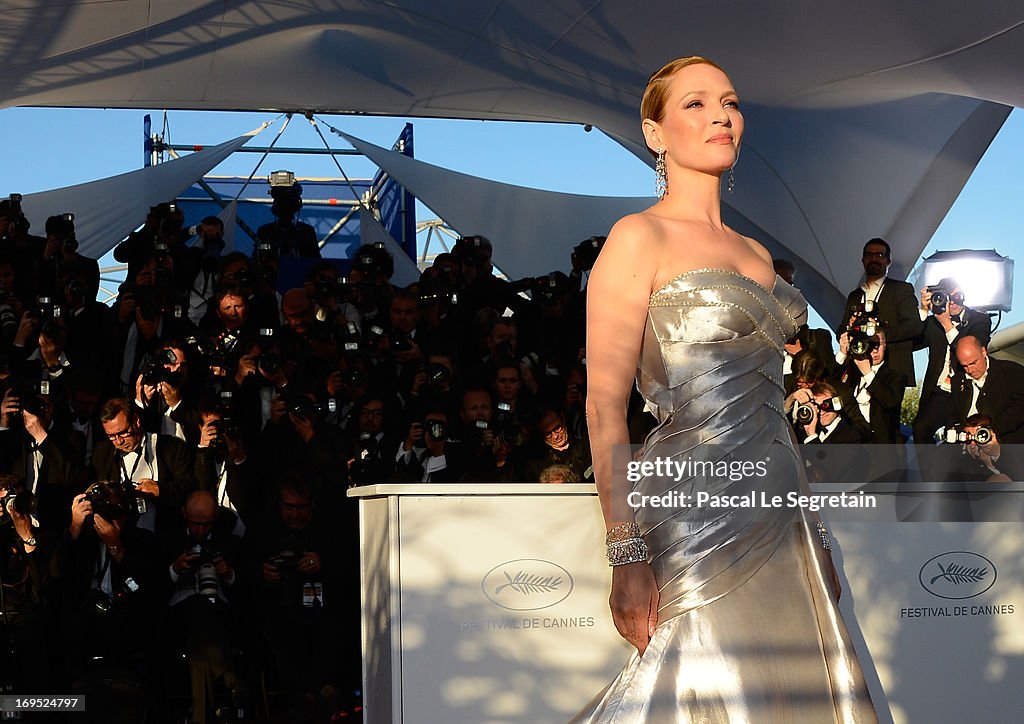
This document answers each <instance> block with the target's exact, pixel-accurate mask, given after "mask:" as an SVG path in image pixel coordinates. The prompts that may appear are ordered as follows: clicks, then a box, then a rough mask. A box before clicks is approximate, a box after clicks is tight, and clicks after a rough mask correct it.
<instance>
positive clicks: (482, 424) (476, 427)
mask: <svg viewBox="0 0 1024 724" xmlns="http://www.w3.org/2000/svg"><path fill="white" fill-rule="evenodd" d="M490 429H491V423H489V422H487V420H473V422H472V424H471V425H470V426H469V438H470V441H471V442H472V443H473V444H474V445H475V446H477V447H480V446H483V444H484V436H485V434H486V433H487V431H488V430H490Z"/></svg>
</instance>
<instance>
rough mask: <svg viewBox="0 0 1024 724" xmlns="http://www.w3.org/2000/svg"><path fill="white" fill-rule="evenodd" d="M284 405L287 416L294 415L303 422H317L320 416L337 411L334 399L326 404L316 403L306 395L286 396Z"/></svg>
mask: <svg viewBox="0 0 1024 724" xmlns="http://www.w3.org/2000/svg"><path fill="white" fill-rule="evenodd" d="M284 403H285V406H286V408H287V410H288V414H289V415H295V416H296V417H299V418H302V419H303V420H318V419H320V418H321V417H322V416H324V415H326V414H328V413H331V412H337V410H338V403H337V401H335V400H334V398H331V399H328V400H327V401H326V402H316V401H314V400H311V399H310V398H309V397H307V396H306V395H301V394H293V395H286V396H285V398H284Z"/></svg>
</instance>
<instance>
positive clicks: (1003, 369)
mask: <svg viewBox="0 0 1024 724" xmlns="http://www.w3.org/2000/svg"><path fill="white" fill-rule="evenodd" d="M956 358H957V361H958V362H959V363H960V367H961V371H960V372H958V373H957V375H956V377H955V378H954V379H953V385H952V395H953V409H954V410H955V412H956V417H957V422H959V423H960V424H963V423H965V422H966V421H967V418H968V417H971V416H972V415H977V414H982V415H988V416H989V418H990V419H991V420H992V428H993V429H994V430H995V431H996V434H998V435H999V440H1000V442H1002V443H1004V444H1021V443H1024V367H1022V366H1021V365H1019V364H1017V363H1016V362H1010V361H1008V360H999V359H994V358H992V357H989V356H988V349H987V348H986V346H985V345H984V344H983V343H982V342H981V340H979V339H978V338H977V337H973V336H966V337H961V338H960V339H959V340H957V343H956Z"/></svg>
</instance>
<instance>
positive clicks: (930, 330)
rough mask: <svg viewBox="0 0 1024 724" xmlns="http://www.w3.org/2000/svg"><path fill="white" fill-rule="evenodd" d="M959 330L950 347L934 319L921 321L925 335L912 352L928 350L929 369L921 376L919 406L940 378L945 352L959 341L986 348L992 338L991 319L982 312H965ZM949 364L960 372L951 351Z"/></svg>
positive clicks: (966, 310) (940, 326) (939, 325)
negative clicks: (969, 340)
mask: <svg viewBox="0 0 1024 724" xmlns="http://www.w3.org/2000/svg"><path fill="white" fill-rule="evenodd" d="M960 320H961V323H960V330H959V332H957V336H956V339H954V340H953V345H950V343H949V342H947V341H946V333H945V331H943V329H942V325H941V324H939V323H938V322H937V321H936V319H935V317H932V316H929V317H928V318H927V319H926V320H924V333H923V334H922V335H921V337H919V338H918V340H917V342H916V343H915V344H914V349H915V350H918V349H925V348H927V349H928V367H927V369H926V370H925V373H924V383H923V384H922V385H921V406H924V404H925V403H926V402H927V401H928V398H929V397H930V396H931V394H932V392H934V391H935V387H936V385H938V384H939V378H940V377H941V376H942V374H943V369H942V363H943V362H944V361H945V360H946V350H947V349H949V348H950V347H951V346H955V345H956V340H957V339H959V338H960V337H967V336H973V337H977V338H978V340H979V341H980V342H981V343H982V344H983V345H988V342H989V339H990V338H991V336H992V319H991V318H990V317H989V316H988V315H987V314H985V313H984V312H977V311H975V310H973V309H964V311H963V313H962V314H961V315H960ZM950 355H951V356H950V362H951V363H952V364H953V368H954V369H959V365H958V364H957V362H956V355H955V354H954V353H953V352H952V350H951V351H950Z"/></svg>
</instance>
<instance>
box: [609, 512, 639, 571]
mask: <svg viewBox="0 0 1024 724" xmlns="http://www.w3.org/2000/svg"><path fill="white" fill-rule="evenodd" d="M604 542H605V545H606V546H607V547H608V565H609V566H624V565H626V564H628V563H639V562H640V561H646V560H647V559H648V557H649V555H650V552H649V551H648V549H647V543H646V541H644V539H643V537H642V536H641V535H640V526H638V525H637V524H636V523H620V524H619V525H616V526H612V527H611V528H609V530H608V533H607V535H605V539H604Z"/></svg>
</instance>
